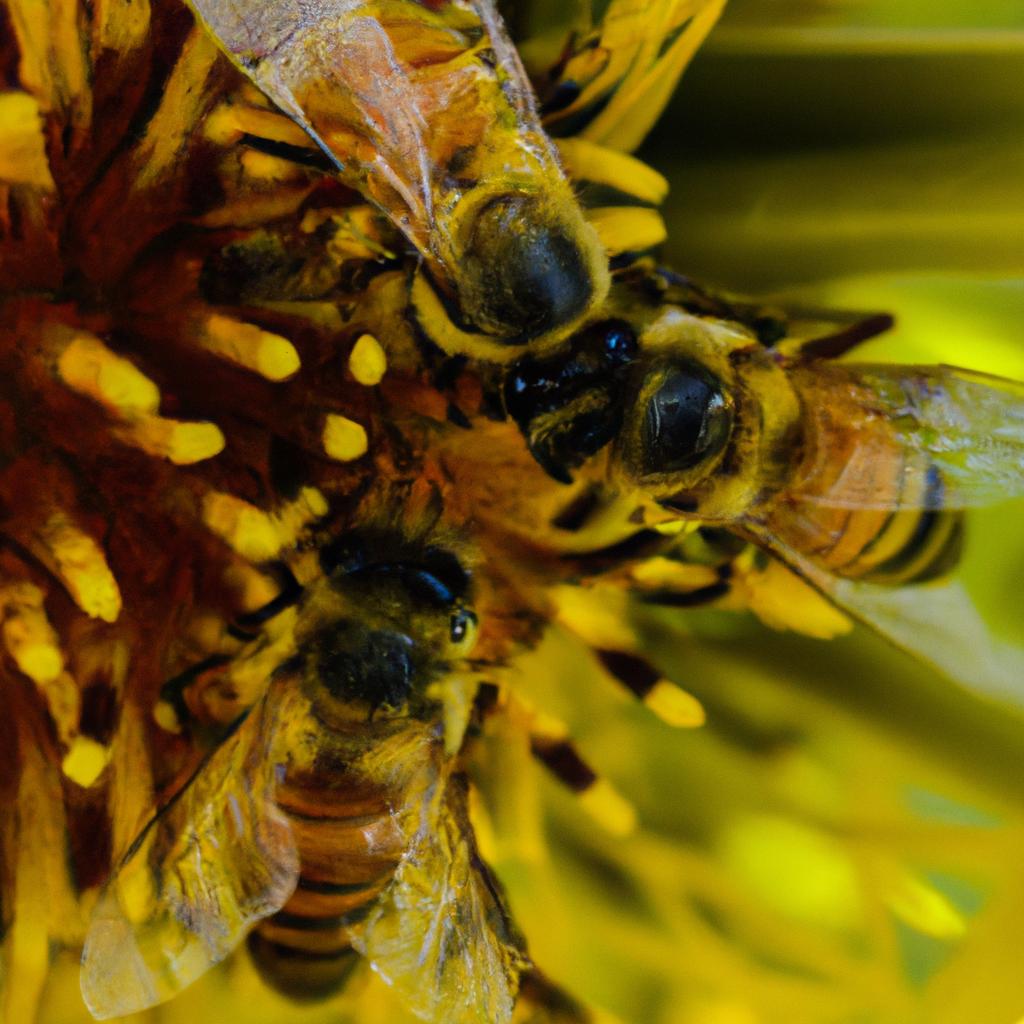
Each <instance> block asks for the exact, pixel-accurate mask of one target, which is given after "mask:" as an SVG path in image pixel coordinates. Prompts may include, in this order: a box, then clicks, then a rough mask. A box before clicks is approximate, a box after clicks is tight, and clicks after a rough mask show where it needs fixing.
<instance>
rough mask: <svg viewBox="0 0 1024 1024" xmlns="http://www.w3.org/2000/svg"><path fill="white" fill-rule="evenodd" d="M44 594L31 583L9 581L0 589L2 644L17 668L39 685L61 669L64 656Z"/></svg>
mask: <svg viewBox="0 0 1024 1024" xmlns="http://www.w3.org/2000/svg"><path fill="white" fill-rule="evenodd" d="M43 597H44V595H43V592H42V591H41V590H40V589H39V588H38V587H37V586H35V585H34V584H32V583H12V584H10V585H9V586H6V587H4V588H3V590H2V591H0V605H2V608H3V627H2V636H3V644H4V647H5V648H6V650H7V653H8V654H10V656H11V657H12V658H13V659H14V663H15V664H16V665H17V666H18V668H19V669H20V670H21V671H22V672H24V673H25V675H27V676H28V677H29V679H31V680H32V681H33V682H36V683H38V684H40V685H43V684H46V683H50V682H53V680H55V679H56V678H57V677H58V676H59V675H60V674H61V672H63V671H64V656H63V654H62V653H61V650H60V646H59V644H58V641H57V634H56V632H55V631H54V629H53V627H52V626H51V625H50V622H49V619H47V617H46V612H45V611H44V610H43Z"/></svg>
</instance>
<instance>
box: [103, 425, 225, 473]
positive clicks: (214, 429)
mask: <svg viewBox="0 0 1024 1024" xmlns="http://www.w3.org/2000/svg"><path fill="white" fill-rule="evenodd" d="M117 434H118V437H120V439H121V440H122V441H125V442H126V443H127V444H130V445H132V446H133V447H136V448H140V449H141V450H142V451H144V452H146V453H147V454H149V455H156V456H159V457H161V458H165V459H168V460H169V461H170V462H173V463H174V464H175V465H176V466H190V465H192V464H193V463H196V462H202V461H204V460H205V459H212V458H213V457H214V456H215V455H218V454H220V452H222V451H223V450H224V443H225V442H224V435H223V433H221V430H220V427H218V426H217V425H216V424H215V423H205V422H201V423H183V422H181V421H179V420H170V419H164V418H163V417H161V416H152V417H143V418H141V419H139V420H136V421H135V422H133V423H130V424H127V425H126V426H124V427H122V428H120V429H119V430H118V431H117Z"/></svg>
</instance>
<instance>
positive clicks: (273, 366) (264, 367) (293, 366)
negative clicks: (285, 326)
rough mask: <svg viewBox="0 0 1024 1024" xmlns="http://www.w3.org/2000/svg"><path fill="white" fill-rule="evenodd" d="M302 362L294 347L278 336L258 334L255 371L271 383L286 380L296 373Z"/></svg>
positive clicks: (262, 332) (265, 333)
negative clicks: (258, 341)
mask: <svg viewBox="0 0 1024 1024" xmlns="http://www.w3.org/2000/svg"><path fill="white" fill-rule="evenodd" d="M301 365H302V360H301V359H300V358H299V353H298V351H297V350H296V348H295V346H294V345H293V344H292V343H291V342H290V341H288V339H287V338H282V337H281V336H280V335H279V334H271V333H270V332H269V331H261V332H260V343H259V350H258V352H257V354H256V369H257V370H258V371H259V372H260V373H261V374H262V375H263V376H264V377H266V378H267V380H272V381H275V382H276V381H282V380H287V379H288V378H289V377H291V376H293V375H294V374H296V373H298V371H299V367H300V366H301Z"/></svg>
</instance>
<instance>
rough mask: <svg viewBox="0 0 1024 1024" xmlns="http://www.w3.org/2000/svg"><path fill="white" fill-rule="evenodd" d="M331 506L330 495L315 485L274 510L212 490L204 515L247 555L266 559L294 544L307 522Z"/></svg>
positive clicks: (253, 558) (238, 550)
mask: <svg viewBox="0 0 1024 1024" xmlns="http://www.w3.org/2000/svg"><path fill="white" fill-rule="evenodd" d="M327 510H328V505H327V499H326V498H325V497H324V496H323V494H321V492H320V491H318V490H317V489H316V488H315V487H304V488H303V489H302V491H301V492H300V494H299V496H298V497H297V498H296V499H295V501H292V502H289V503H288V504H287V505H284V506H282V507H281V508H280V509H278V510H277V511H275V512H274V513H268V512H264V511H263V510H262V509H259V508H256V506H255V505H250V504H249V503H248V502H247V501H243V500H242V499H241V498H236V497H235V496H234V495H233V494H224V493H222V492H220V491H212V492H211V493H209V494H207V495H206V497H205V498H204V499H203V510H202V517H203V522H204V523H206V525H207V526H208V527H209V528H210V529H211V530H212V531H213V532H214V533H215V534H217V536H218V537H220V538H222V539H223V540H224V541H225V542H226V543H227V544H228V545H230V546H231V547H232V548H233V549H234V550H235V551H237V552H238V553H239V554H240V555H241V556H242V557H243V558H248V559H250V560H251V561H253V562H264V561H266V560H267V559H270V558H273V557H275V556H276V555H277V554H278V553H279V552H280V551H281V549H282V548H284V547H290V546H291V545H293V544H294V543H295V541H296V540H297V539H298V537H299V534H300V533H301V532H302V531H303V530H304V529H305V528H306V526H308V525H309V523H311V522H312V521H313V520H314V519H319V518H320V517H321V516H323V515H326V513H327Z"/></svg>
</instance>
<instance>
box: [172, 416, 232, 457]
mask: <svg viewBox="0 0 1024 1024" xmlns="http://www.w3.org/2000/svg"><path fill="white" fill-rule="evenodd" d="M224 443H225V442H224V434H223V433H222V432H221V429H220V427H218V426H217V425H216V424H215V423H175V424H174V429H173V430H172V432H171V437H170V443H169V445H168V452H167V457H168V458H169V459H170V460H171V462H173V463H174V464H175V465H176V466H190V465H192V464H193V463H195V462H203V461H204V460H206V459H212V458H213V457H214V456H215V455H219V454H220V453H221V452H222V451H224Z"/></svg>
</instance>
